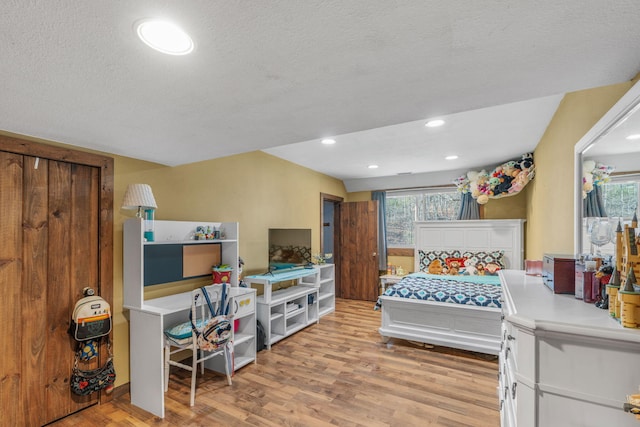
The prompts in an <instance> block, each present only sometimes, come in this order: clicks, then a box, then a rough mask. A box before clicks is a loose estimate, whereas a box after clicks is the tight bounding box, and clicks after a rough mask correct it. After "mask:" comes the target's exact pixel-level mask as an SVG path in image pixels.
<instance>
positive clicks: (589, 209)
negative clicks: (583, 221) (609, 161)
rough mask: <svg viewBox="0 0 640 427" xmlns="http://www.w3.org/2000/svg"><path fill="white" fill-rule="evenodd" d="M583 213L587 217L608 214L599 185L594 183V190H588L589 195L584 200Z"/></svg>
mask: <svg viewBox="0 0 640 427" xmlns="http://www.w3.org/2000/svg"><path fill="white" fill-rule="evenodd" d="M582 214H583V216H584V217H585V218H587V217H600V218H602V217H606V216H607V211H606V209H605V208H604V201H603V200H602V189H601V187H600V186H599V185H594V186H593V190H591V191H590V192H588V193H587V197H586V198H585V199H583V200H582Z"/></svg>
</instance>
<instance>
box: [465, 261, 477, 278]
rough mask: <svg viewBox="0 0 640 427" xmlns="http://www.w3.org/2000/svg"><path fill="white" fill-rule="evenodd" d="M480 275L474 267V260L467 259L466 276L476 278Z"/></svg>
mask: <svg viewBox="0 0 640 427" xmlns="http://www.w3.org/2000/svg"><path fill="white" fill-rule="evenodd" d="M477 273H478V271H477V270H476V267H475V266H474V265H473V260H471V259H467V260H465V262H464V274H465V275H469V276H475V275H476V274H477Z"/></svg>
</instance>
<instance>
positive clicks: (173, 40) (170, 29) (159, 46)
mask: <svg viewBox="0 0 640 427" xmlns="http://www.w3.org/2000/svg"><path fill="white" fill-rule="evenodd" d="M136 33H137V34H138V37H140V40H142V41H143V42H144V43H145V44H146V45H147V46H149V47H151V48H152V49H155V50H157V51H158V52H162V53H166V54H167V55H187V54H189V53H191V52H193V49H194V47H195V45H194V44H193V40H191V37H189V35H188V34H187V33H185V32H184V31H183V30H182V29H181V28H180V27H178V26H177V25H175V24H173V23H171V22H168V21H163V20H160V19H142V20H140V21H138V22H137V23H136Z"/></svg>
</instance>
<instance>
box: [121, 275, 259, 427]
mask: <svg viewBox="0 0 640 427" xmlns="http://www.w3.org/2000/svg"><path fill="white" fill-rule="evenodd" d="M229 292H230V295H231V298H232V299H233V301H232V304H233V307H234V308H235V310H237V309H238V306H239V305H238V304H235V302H236V300H238V299H243V300H246V299H248V298H250V299H251V303H250V304H242V308H240V310H253V312H254V313H255V292H256V291H255V289H250V288H239V287H232V288H229ZM125 308H128V309H129V312H130V332H129V340H130V345H129V347H130V348H129V358H130V369H131V372H130V374H129V376H130V394H131V403H132V404H133V405H135V406H138V407H140V408H142V409H144V410H145V411H148V412H151V413H152V414H154V415H157V416H159V417H162V418H164V359H163V356H164V352H163V349H164V330H165V328H166V327H168V326H171V325H175V324H178V323H181V322H184V321H186V320H188V319H189V310H190V309H191V292H190V291H189V292H183V293H180V294H175V295H169V296H166V297H162V298H155V299H152V300H147V301H143V303H142V306H141V307H126V306H125ZM235 310H234V313H235V312H236V311H235ZM245 313H246V311H245ZM252 319H253V326H252V325H248V326H247V328H248V329H251V327H252V329H251V330H252V331H253V337H248V338H246V337H245V338H240V339H235V338H236V337H234V347H235V346H236V345H238V344H240V343H241V342H243V341H244V342H247V343H248V344H249V345H250V344H252V345H253V350H254V351H253V359H252V360H253V361H254V362H255V317H252ZM248 333H249V334H250V333H251V331H250V330H248ZM234 335H235V333H234ZM216 359H219V358H217V357H214V358H212V359H210V360H208V361H207V362H205V366H206V367H207V368H208V369H213V370H216V371H219V369H217V368H216V367H217V366H223V365H222V363H223V362H220V361H218V360H216ZM236 362H238V360H237V358H236ZM248 362H249V360H243V361H241V363H240V364H239V363H236V366H235V368H236V369H238V368H240V367H241V366H243V365H246V364H247V363H248ZM239 365H240V366H239Z"/></svg>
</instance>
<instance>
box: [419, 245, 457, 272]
mask: <svg viewBox="0 0 640 427" xmlns="http://www.w3.org/2000/svg"><path fill="white" fill-rule="evenodd" d="M418 256H419V257H420V271H422V272H425V273H426V272H428V271H429V264H431V263H432V262H433V261H435V260H439V261H440V264H441V265H446V264H447V258H460V251H459V250H448V251H423V250H422V249H419V250H418Z"/></svg>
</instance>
